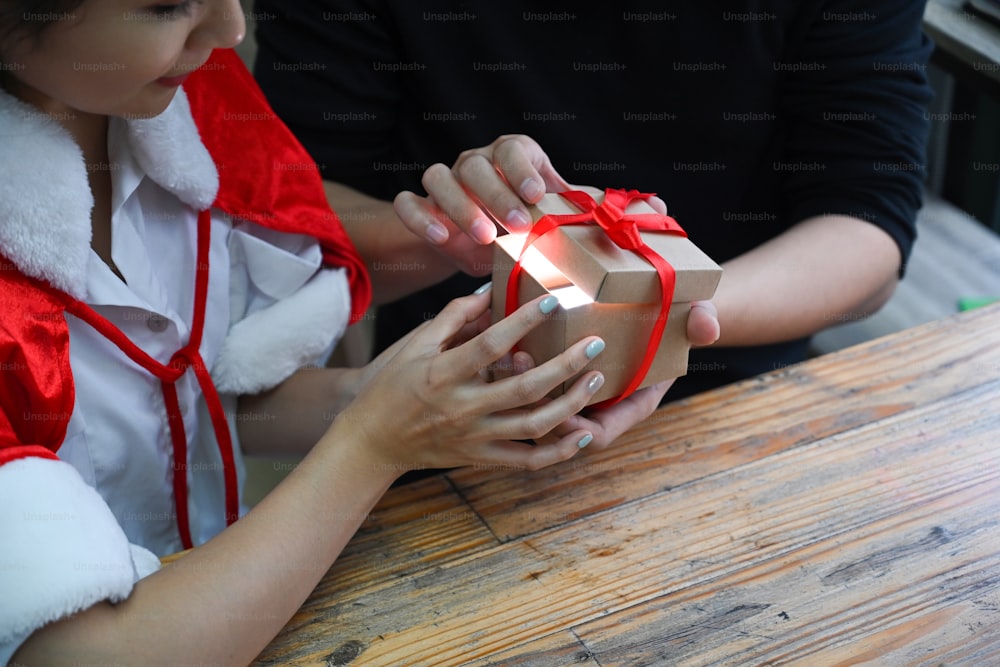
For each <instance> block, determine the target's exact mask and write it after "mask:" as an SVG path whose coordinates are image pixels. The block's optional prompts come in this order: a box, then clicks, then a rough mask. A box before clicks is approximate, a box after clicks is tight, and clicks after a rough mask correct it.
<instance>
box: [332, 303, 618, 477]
mask: <svg viewBox="0 0 1000 667" xmlns="http://www.w3.org/2000/svg"><path fill="white" fill-rule="evenodd" d="M489 302H490V296H489V291H488V290H481V291H480V292H479V293H477V294H474V295H472V296H468V297H463V298H461V299H456V300H455V301H452V302H451V303H450V304H449V305H448V306H447V307H446V308H445V309H444V310H443V311H442V312H441V313H440V314H439V315H438V316H437V317H436V318H435V319H433V320H431V321H429V322H426V323H424V324H423V325H421V326H420V327H418V328H417V329H416V330H415V331H413V332H412V333H411V334H410V335H408V336H407V337H405V338H404V339H402V340H400V341H398V342H397V343H396V344H395V345H393V346H392V347H391V348H389V349H388V350H386V352H385V353H383V354H382V355H380V356H379V357H378V358H377V359H376V360H375V361H374V362H372V368H371V369H366V372H365V377H366V380H365V383H364V386H363V388H362V389H361V390H360V391H359V393H358V396H357V398H356V399H355V400H354V401H353V402H352V403H351V404H350V405H349V406H348V407H347V408H346V409H345V410H344V411H343V412H341V413H340V415H339V416H338V417H337V419H336V421H335V422H334V425H333V427H332V428H333V429H335V430H337V431H338V434H337V438H336V439H337V440H338V441H341V442H347V443H355V444H358V445H359V446H361V447H362V448H363V451H364V452H366V453H365V455H366V456H369V457H373V458H374V459H375V460H374V463H375V464H376V465H382V466H388V467H391V469H393V470H399V471H400V472H402V471H405V470H409V469H417V468H450V467H458V466H463V465H471V464H476V463H483V464H504V465H510V466H518V467H526V468H530V469H538V468H541V467H544V466H546V465H550V464H552V463H556V462H558V461H563V460H565V459H568V458H570V457H571V456H573V454H574V453H575V452H577V451H579V448H580V446H581V444H584V445H585V444H586V443H587V442H589V441H590V438H592V434H591V433H590V432H589V431H588V430H587V429H584V428H580V429H573V428H568V429H563V431H562V433H561V435H560V436H559V437H558V438H557V439H555V440H554V442H551V443H550V444H545V445H537V446H535V445H530V444H527V443H524V442H516V441H517V440H523V439H531V438H538V437H541V436H542V435H544V434H546V433H549V432H550V431H551V430H552V429H553V428H554V427H555V426H556V425H558V424H561V423H564V422H566V420H567V419H568V418H569V417H570V416H571V415H574V414H576V413H577V412H579V411H580V410H581V409H583V407H584V406H585V405H586V404H587V402H588V400H589V398H590V397H591V396H592V395H593V394H594V392H596V391H597V390H598V389H599V388H600V386H601V385H602V384H603V380H604V378H603V376H602V375H601V374H600V373H599V372H591V373H586V374H584V375H583V376H581V377H580V378H578V379H577V380H576V382H574V384H573V385H572V387H571V388H570V390H569V391H567V392H566V393H565V394H563V395H562V396H560V397H558V398H556V399H553V400H551V401H542V400H541V399H543V398H544V397H545V396H546V395H547V394H548V393H549V392H550V391H552V389H554V388H555V387H556V386H558V385H560V384H562V383H563V382H565V381H567V380H569V379H571V378H573V377H574V376H576V375H577V374H578V373H579V372H580V370H581V369H582V368H583V367H584V366H585V365H586V364H587V363H588V362H589V361H590V360H591V358H593V357H594V356H596V353H598V352H599V351H600V349H603V346H602V345H601V344H600V343H599V341H600V339H599V338H597V337H593V336H592V337H588V338H585V339H583V340H581V341H579V342H577V343H576V344H574V345H572V346H571V347H570V348H568V349H567V350H566V351H565V352H563V353H562V354H560V355H559V356H557V357H555V358H553V359H551V360H550V361H548V362H546V363H544V364H541V365H540V366H538V367H536V368H532V369H531V370H528V371H527V372H525V373H523V374H520V375H518V376H516V377H509V378H505V379H502V380H497V381H495V382H489V381H488V380H487V378H486V377H484V375H485V374H484V373H483V372H482V371H483V370H484V369H487V368H489V367H490V366H491V365H493V364H494V363H496V362H497V361H498V360H500V359H502V358H504V357H505V356H506V355H508V354H509V353H510V350H511V348H512V347H513V346H514V345H515V344H516V343H517V342H518V341H520V340H521V339H522V338H523V337H524V336H525V335H526V334H527V333H528V332H529V331H531V330H532V329H533V328H534V327H535V326H537V325H538V324H540V323H541V322H542V321H543V320H545V318H546V316H547V314H548V313H549V312H551V311H552V310H554V308H555V306H556V301H555V298H554V297H540V298H538V299H535V300H533V301H530V302H528V303H526V304H525V305H524V306H522V307H521V308H519V309H518V310H517V311H515V312H514V313H512V314H511V315H510V316H509V317H507V318H505V319H503V320H502V321H500V322H498V323H496V324H494V325H493V326H490V327H489V328H485V329H483V324H484V322H485V321H486V320H485V317H486V315H487V314H488V307H489ZM588 351H589V353H590V354H589V356H588ZM345 430H348V431H349V433H345V432H344V431H345Z"/></svg>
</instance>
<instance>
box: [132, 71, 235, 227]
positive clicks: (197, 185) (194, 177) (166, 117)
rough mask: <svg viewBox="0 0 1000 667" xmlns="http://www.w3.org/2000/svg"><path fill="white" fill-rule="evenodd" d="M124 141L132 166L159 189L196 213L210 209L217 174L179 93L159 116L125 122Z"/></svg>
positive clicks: (217, 187)
mask: <svg viewBox="0 0 1000 667" xmlns="http://www.w3.org/2000/svg"><path fill="white" fill-rule="evenodd" d="M128 138H129V145H130V146H131V147H132V153H133V155H135V159H136V162H138V163H139V166H140V167H142V169H143V170H144V171H145V172H146V174H147V175H148V176H149V177H150V178H152V179H153V180H154V181H156V182H157V183H158V184H159V185H160V187H162V188H163V189H164V190H167V191H169V192H172V193H174V194H175V195H177V197H178V198H179V199H180V200H181V201H182V202H184V203H185V204H187V205H188V206H190V207H192V208H193V209H195V210H196V211H202V210H204V209H206V208H208V207H209V206H211V205H212V202H213V201H215V195H216V193H217V192H218V190H219V172H218V171H217V170H216V168H215V162H213V161H212V156H211V155H209V153H208V149H207V148H205V145H204V144H202V143H201V137H200V136H199V135H198V128H197V126H196V125H195V124H194V119H193V118H192V117H191V106H190V105H189V104H188V99H187V95H185V94H184V91H183V90H178V91H177V94H176V95H175V96H174V99H173V101H172V102H171V103H170V106H168V107H167V109H166V111H164V112H163V113H161V114H160V115H159V116H155V117H153V118H148V119H144V120H132V121H129V123H128Z"/></svg>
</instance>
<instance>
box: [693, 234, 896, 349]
mask: <svg viewBox="0 0 1000 667" xmlns="http://www.w3.org/2000/svg"><path fill="white" fill-rule="evenodd" d="M899 268H900V251H899V246H898V245H897V244H896V243H895V242H894V241H893V239H892V237H890V236H889V235H888V234H887V233H885V232H884V231H883V230H882V229H880V228H878V227H876V226H874V225H872V224H869V223H868V222H865V221H863V220H858V219H857V218H851V217H848V216H843V215H826V216H819V217H814V218H810V219H808V220H805V221H803V222H801V223H799V224H798V225H796V226H794V227H792V228H791V229H789V230H788V231H787V232H785V233H784V234H781V235H780V236H777V237H775V238H774V239H771V240H770V241H768V242H767V243H764V244H762V245H760V246H758V247H756V248H754V249H753V250H751V251H749V252H747V253H745V254H743V255H741V256H739V257H736V258H735V259H733V260H731V261H729V262H726V263H725V264H723V269H724V270H723V274H722V280H721V282H720V283H719V287H718V290H717V291H716V293H715V297H714V299H713V301H714V303H715V305H716V307H717V308H718V309H719V323H720V325H721V328H722V336H721V338H720V339H719V342H718V343H716V345H726V346H738V345H758V344H765V343H773V342H778V341H782V340H793V339H795V338H801V337H803V336H808V335H811V334H814V333H816V332H818V331H820V330H821V329H824V328H826V327H829V326H833V325H835V324H839V323H843V322H846V321H850V320H852V319H857V318H861V317H864V316H865V315H869V314H871V313H873V312H875V311H876V310H877V309H878V308H880V307H881V306H882V305H883V304H884V303H885V302H886V301H887V300H888V298H889V297H890V296H891V295H892V292H893V290H894V289H895V287H896V283H897V281H898V275H899Z"/></svg>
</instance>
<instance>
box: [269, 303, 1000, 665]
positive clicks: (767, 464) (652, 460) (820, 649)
mask: <svg viewBox="0 0 1000 667" xmlns="http://www.w3.org/2000/svg"><path fill="white" fill-rule="evenodd" d="M998 524H1000V304H997V305H995V306H990V307H986V308H983V309H979V310H976V311H971V312H968V313H963V314H961V315H958V316H955V317H953V318H949V319H946V320H941V321H936V322H932V323H930V324H927V325H924V326H921V327H918V328H915V329H910V330H906V331H903V332H900V333H898V334H894V335H892V336H889V337H886V338H882V339H878V340H875V341H872V342H870V343H867V344H864V345H861V346H857V347H852V348H848V349H845V350H843V351H840V352H838V353H835V354H831V355H826V356H824V357H819V358H816V359H813V360H811V361H808V362H806V363H804V364H799V365H796V366H790V367H787V368H783V369H779V370H776V371H775V372H774V373H771V374H768V375H764V376H761V377H758V378H754V379H752V380H749V381H746V382H742V383H739V384H735V385H731V386H729V387H725V388H722V389H719V390H716V391H713V392H708V393H705V394H702V395H699V396H695V397H692V398H690V399H687V400H685V401H680V402H677V403H673V404H669V405H667V406H665V407H663V408H661V409H660V410H659V411H657V412H656V413H655V414H654V415H653V416H652V417H650V419H648V420H647V421H646V422H644V423H643V424H641V425H638V426H637V427H636V428H634V429H633V430H632V431H631V432H630V433H628V434H627V435H626V436H624V437H623V438H622V439H621V440H620V441H619V442H618V443H617V444H616V445H615V446H614V447H612V448H610V449H608V450H605V451H603V452H584V453H583V454H582V455H581V456H579V457H578V458H576V459H575V460H572V461H568V462H566V463H563V464H560V465H558V466H554V467H552V468H549V469H546V470H542V471H537V472H529V471H523V470H502V469H478V470H476V469H465V470H458V471H453V472H451V473H448V474H447V475H439V476H436V477H432V478H429V479H425V480H422V481H420V482H416V483H414V484H410V485H406V486H403V487H399V488H394V489H391V490H390V492H389V493H388V494H387V495H386V496H385V498H384V499H383V501H382V502H381V503H380V504H379V505H378V507H376V508H375V510H374V511H373V513H372V515H371V517H370V518H369V520H368V521H367V522H366V523H365V525H364V526H363V528H362V529H361V531H360V532H359V533H358V535H357V536H356V538H355V539H354V540H353V541H352V542H351V543H350V545H349V546H348V549H347V551H346V552H345V554H344V555H343V557H342V558H341V559H340V560H338V562H337V563H336V564H335V565H334V567H333V568H332V569H331V570H330V572H329V573H328V574H327V575H326V577H325V578H324V580H323V582H322V583H321V585H320V586H319V587H318V588H317V590H316V592H315V593H314V594H313V596H312V597H311V598H310V599H309V600H308V601H307V603H306V604H305V605H304V606H303V608H302V610H301V611H300V612H299V613H298V614H297V615H296V616H295V617H294V618H293V619H292V620H291V622H290V623H289V624H288V626H287V627H286V628H285V630H284V631H283V632H282V634H280V635H279V636H278V637H277V638H276V639H275V641H274V642H273V643H272V645H271V646H270V647H269V648H268V649H267V650H266V651H265V652H264V653H263V654H262V655H261V656H260V658H259V663H260V664H281V665H300V664H301V665H352V666H354V665H379V666H382V665H385V666H396V665H435V666H437V665H476V666H481V667H484V666H486V665H538V666H545V667H552V666H558V665H578V664H592V665H601V666H603V667H610V666H612V665H809V666H813V665H823V666H826V665H858V664H870V665H893V666H895V665H928V666H930V665H933V666H938V665H949V666H952V665H978V666H983V665H994V664H1000V525H998Z"/></svg>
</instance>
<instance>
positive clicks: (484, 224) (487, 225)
mask: <svg viewBox="0 0 1000 667" xmlns="http://www.w3.org/2000/svg"><path fill="white" fill-rule="evenodd" d="M470 231H471V232H472V237H473V238H474V239H476V240H477V241H479V242H480V243H482V244H483V245H486V244H487V243H493V239H495V238H496V237H497V228H496V226H495V225H494V224H493V223H492V222H489V221H487V220H483V219H482V218H477V219H475V220H473V221H472V227H471V229H470Z"/></svg>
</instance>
